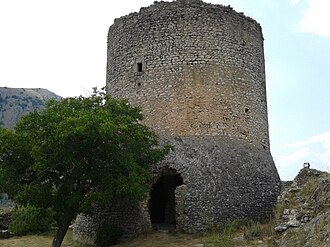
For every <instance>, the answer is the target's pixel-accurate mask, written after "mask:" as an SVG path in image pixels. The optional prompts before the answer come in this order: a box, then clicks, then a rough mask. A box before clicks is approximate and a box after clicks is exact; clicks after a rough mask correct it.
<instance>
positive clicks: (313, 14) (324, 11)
mask: <svg viewBox="0 0 330 247" xmlns="http://www.w3.org/2000/svg"><path fill="white" fill-rule="evenodd" d="M292 2H293V3H297V2H299V0H298V1H297V0H293V1H292ZM308 5H309V7H308V9H307V10H306V11H305V12H304V16H303V20H302V21H301V22H300V23H299V28H300V31H302V32H310V33H314V34H317V35H320V36H324V37H330V26H329V23H330V15H329V10H330V1H327V0H308Z"/></svg>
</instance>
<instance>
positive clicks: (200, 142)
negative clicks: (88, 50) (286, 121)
mask: <svg viewBox="0 0 330 247" xmlns="http://www.w3.org/2000/svg"><path fill="white" fill-rule="evenodd" d="M107 62H108V64H107V91H108V92H109V93H110V94H111V95H112V96H113V97H116V98H127V99H128V100H129V102H130V103H131V104H133V105H138V106H141V108H142V110H143V113H144V115H145V124H146V125H148V126H150V127H151V128H152V129H154V130H155V131H156V132H157V133H158V134H159V136H160V137H161V139H162V140H163V141H164V142H170V143H171V144H172V145H173V146H174V148H175V151H173V152H171V153H170V154H169V155H168V156H167V157H166V159H165V160H164V161H163V162H162V163H160V164H155V166H154V167H153V168H152V172H153V175H154V179H153V184H152V185H151V187H150V199H149V201H148V205H147V206H145V208H144V210H143V209H141V210H142V211H139V213H136V214H135V216H132V215H131V214H126V213H122V217H121V219H120V220H119V221H120V223H119V224H120V225H122V226H123V225H129V226H130V227H132V222H134V223H133V224H135V225H136V227H135V229H137V230H136V231H135V232H139V231H143V229H147V228H148V226H151V225H153V226H155V227H157V225H158V223H162V224H169V225H176V228H178V229H182V230H184V231H187V232H196V231H199V230H203V229H205V228H207V227H208V226H209V225H210V224H213V223H222V222H225V221H228V220H233V219H245V220H246V219H258V218H263V217H266V216H267V215H269V214H271V212H272V209H273V205H274V203H275V201H276V198H277V194H278V192H279V185H280V180H279V176H278V174H277V171H276V168H275V165H274V162H273V159H272V157H271V154H270V150H269V135H268V116H267V101H266V82H265V64H264V49H263V36H262V31H261V27H260V25H259V24H258V23H257V22H256V21H255V20H253V19H251V18H249V17H246V16H244V15H243V14H242V13H237V12H235V11H234V10H233V9H232V8H230V7H225V6H222V5H213V4H209V3H204V2H203V1H201V0H176V1H173V2H155V3H154V4H153V5H151V6H150V7H147V8H142V9H141V10H140V12H139V13H132V14H129V15H127V16H123V17H121V18H119V19H116V20H115V22H114V24H113V25H112V26H111V27H110V29H109V34H108V60H107ZM108 213H109V212H108ZM117 213H118V212H117ZM109 214H110V215H111V213H109ZM125 215H129V217H128V216H127V219H125ZM110 218H111V217H110ZM132 219H133V220H132ZM110 221H112V222H114V221H116V220H114V219H113V218H112V219H111V220H110ZM125 222H126V223H125ZM139 222H140V223H139ZM141 222H143V223H141ZM142 225H143V226H142Z"/></svg>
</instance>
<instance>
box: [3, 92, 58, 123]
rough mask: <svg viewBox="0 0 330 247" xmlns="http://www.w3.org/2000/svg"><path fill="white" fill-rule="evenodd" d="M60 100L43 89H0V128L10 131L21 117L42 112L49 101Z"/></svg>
mask: <svg viewBox="0 0 330 247" xmlns="http://www.w3.org/2000/svg"><path fill="white" fill-rule="evenodd" d="M61 98H62V97H60V96H58V95H56V94H55V93H53V92H50V91H49V90H47V89H43V88H9V87H0V127H2V128H7V129H12V128H14V126H15V124H16V122H17V121H18V120H19V119H20V118H21V117H22V116H23V115H26V114H28V113H30V112H33V111H34V110H43V109H44V108H45V103H46V102H47V101H48V100H49V99H56V100H60V99H61Z"/></svg>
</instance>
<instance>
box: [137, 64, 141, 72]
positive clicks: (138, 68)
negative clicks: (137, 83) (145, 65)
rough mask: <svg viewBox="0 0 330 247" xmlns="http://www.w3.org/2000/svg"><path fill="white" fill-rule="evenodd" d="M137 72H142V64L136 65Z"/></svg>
mask: <svg viewBox="0 0 330 247" xmlns="http://www.w3.org/2000/svg"><path fill="white" fill-rule="evenodd" d="M137 71H138V72H142V63H137Z"/></svg>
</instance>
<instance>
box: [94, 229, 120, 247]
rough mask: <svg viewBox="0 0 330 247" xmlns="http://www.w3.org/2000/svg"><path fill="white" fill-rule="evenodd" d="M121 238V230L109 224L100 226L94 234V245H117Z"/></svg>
mask: <svg viewBox="0 0 330 247" xmlns="http://www.w3.org/2000/svg"><path fill="white" fill-rule="evenodd" d="M122 236H123V229H122V228H121V227H119V226H114V225H111V224H103V225H101V226H100V227H99V228H98V230H97V232H96V240H95V243H96V245H97V246H109V245H115V244H118V243H119V240H120V238H121V237H122Z"/></svg>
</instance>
